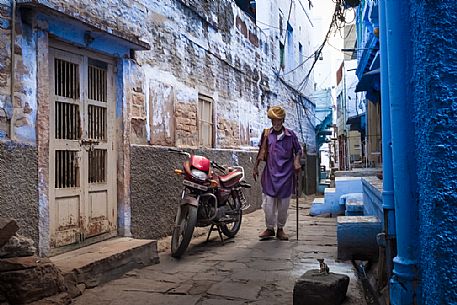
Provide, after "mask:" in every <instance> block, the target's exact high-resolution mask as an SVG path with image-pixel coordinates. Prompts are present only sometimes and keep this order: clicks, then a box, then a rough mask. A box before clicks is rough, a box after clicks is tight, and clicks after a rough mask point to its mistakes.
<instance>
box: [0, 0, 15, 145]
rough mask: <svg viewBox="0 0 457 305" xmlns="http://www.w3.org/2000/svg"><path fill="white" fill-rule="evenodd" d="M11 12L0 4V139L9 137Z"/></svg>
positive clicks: (6, 6) (11, 112) (10, 109)
mask: <svg viewBox="0 0 457 305" xmlns="http://www.w3.org/2000/svg"><path fill="white" fill-rule="evenodd" d="M10 86H11V10H10V7H9V6H8V5H6V4H2V3H0V139H1V138H4V137H6V136H9V134H8V133H9V124H10V120H11V117H12V115H13V105H12V103H11V87H10Z"/></svg>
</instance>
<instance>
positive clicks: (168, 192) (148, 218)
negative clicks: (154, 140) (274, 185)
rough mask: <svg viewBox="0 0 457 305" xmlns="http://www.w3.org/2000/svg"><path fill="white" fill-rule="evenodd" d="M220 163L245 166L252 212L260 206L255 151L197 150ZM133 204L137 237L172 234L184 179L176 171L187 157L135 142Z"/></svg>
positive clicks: (132, 164) (133, 224)
mask: <svg viewBox="0 0 457 305" xmlns="http://www.w3.org/2000/svg"><path fill="white" fill-rule="evenodd" d="M189 151H191V150H189ZM193 152H195V153H199V154H202V155H205V156H207V157H208V158H210V160H215V161H216V162H218V163H220V164H231V165H233V164H239V165H242V166H244V168H245V171H246V178H247V181H248V183H251V184H252V186H253V187H252V188H251V189H246V190H245V195H246V198H247V200H248V202H249V203H250V204H251V207H250V208H249V209H248V210H246V211H245V212H246V213H249V212H251V211H253V210H256V209H258V208H260V205H261V189H260V182H253V181H252V178H251V177H252V168H253V163H252V162H251V161H252V160H254V159H255V157H256V153H255V152H245V151H231V150H206V151H193ZM131 158H132V159H131V169H132V174H131V206H132V228H131V230H132V234H133V236H134V237H135V238H153V239H155V238H160V237H163V236H166V235H169V234H171V232H172V227H173V225H174V220H175V214H176V205H177V203H178V202H179V198H180V195H181V191H182V179H181V178H180V177H178V176H177V175H176V174H175V173H174V170H175V169H176V168H178V169H180V168H182V162H183V161H184V160H185V157H184V156H181V155H178V154H176V153H170V152H168V151H167V148H166V147H161V146H147V145H141V146H140V145H133V146H132V147H131Z"/></svg>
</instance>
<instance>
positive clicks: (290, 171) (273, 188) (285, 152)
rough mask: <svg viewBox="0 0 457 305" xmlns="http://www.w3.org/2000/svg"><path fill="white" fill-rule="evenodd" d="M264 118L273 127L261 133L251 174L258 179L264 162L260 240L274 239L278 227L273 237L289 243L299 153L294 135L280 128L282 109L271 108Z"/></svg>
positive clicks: (282, 117)
mask: <svg viewBox="0 0 457 305" xmlns="http://www.w3.org/2000/svg"><path fill="white" fill-rule="evenodd" d="M267 115H268V118H269V119H271V123H272V127H271V128H267V129H265V130H264V131H263V133H262V137H261V140H260V149H259V152H258V154H257V159H256V163H255V166H254V171H253V176H254V179H255V180H257V177H258V175H259V164H260V162H261V161H265V162H266V164H265V168H264V170H263V173H262V178H261V184H262V192H263V196H262V197H263V204H262V208H263V210H264V212H265V223H266V230H265V231H263V232H262V233H260V235H259V237H260V238H261V239H268V238H271V237H274V236H275V228H277V232H276V238H278V239H280V240H288V239H289V237H288V236H287V234H286V233H285V232H284V226H285V225H286V221H287V216H288V209H289V203H290V198H291V196H292V193H293V192H294V188H295V179H296V175H295V174H296V173H297V174H298V172H299V171H300V157H301V153H302V150H301V147H300V144H299V143H298V139H297V136H296V135H295V133H294V132H293V131H292V130H290V129H288V128H285V127H284V125H283V124H284V119H285V117H286V112H285V111H284V109H283V108H282V107H279V106H273V107H270V109H269V110H268V113H267Z"/></svg>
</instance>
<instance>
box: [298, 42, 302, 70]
mask: <svg viewBox="0 0 457 305" xmlns="http://www.w3.org/2000/svg"><path fill="white" fill-rule="evenodd" d="M302 63H303V46H302V44H301V43H300V42H299V43H298V64H299V65H301V64H302ZM302 67H303V66H302Z"/></svg>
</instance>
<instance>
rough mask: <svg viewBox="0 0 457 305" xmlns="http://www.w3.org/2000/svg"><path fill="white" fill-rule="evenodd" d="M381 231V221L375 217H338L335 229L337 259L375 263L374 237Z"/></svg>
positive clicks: (376, 255)
mask: <svg viewBox="0 0 457 305" xmlns="http://www.w3.org/2000/svg"><path fill="white" fill-rule="evenodd" d="M381 230H382V225H381V221H380V220H379V219H378V218H377V217H376V216H339V217H338V218H337V228H336V235H337V246H338V255H337V256H338V259H339V260H351V259H359V260H372V261H376V260H377V257H378V244H377V241H376V236H377V235H378V233H380V232H381Z"/></svg>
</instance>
